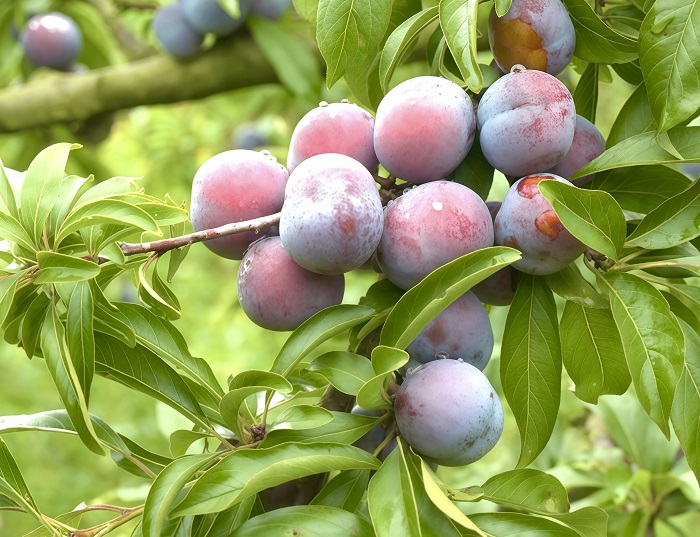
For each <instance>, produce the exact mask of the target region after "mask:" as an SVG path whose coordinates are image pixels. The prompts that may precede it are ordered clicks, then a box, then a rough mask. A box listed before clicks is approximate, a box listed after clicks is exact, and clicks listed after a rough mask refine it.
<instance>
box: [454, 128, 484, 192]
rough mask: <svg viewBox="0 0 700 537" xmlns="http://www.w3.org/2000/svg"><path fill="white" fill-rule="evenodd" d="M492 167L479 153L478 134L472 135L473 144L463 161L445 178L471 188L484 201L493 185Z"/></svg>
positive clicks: (481, 152) (480, 152) (482, 154)
mask: <svg viewBox="0 0 700 537" xmlns="http://www.w3.org/2000/svg"><path fill="white" fill-rule="evenodd" d="M493 172H494V169H493V166H491V164H489V161H488V160H486V157H485V156H484V153H483V151H481V142H479V134H478V133H477V134H475V135H474V143H473V144H472V147H471V149H470V150H469V153H467V156H466V157H464V160H463V161H462V162H460V163H459V165H458V166H457V168H456V169H455V171H453V172H452V173H451V174H450V175H448V176H447V179H448V180H450V181H454V182H455V183H459V184H460V185H464V186H466V187H469V188H471V189H472V190H473V191H474V192H476V193H477V194H478V195H479V196H480V197H481V199H483V200H485V199H486V198H487V197H488V195H489V192H490V191H491V185H492V184H493Z"/></svg>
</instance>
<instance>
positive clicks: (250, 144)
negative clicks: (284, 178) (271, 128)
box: [231, 123, 289, 171]
mask: <svg viewBox="0 0 700 537" xmlns="http://www.w3.org/2000/svg"><path fill="white" fill-rule="evenodd" d="M231 138H232V139H231V141H232V142H233V145H234V147H235V148H236V149H255V148H256V147H261V146H263V145H265V144H267V143H269V140H268V138H267V136H266V135H265V133H264V132H263V130H262V129H261V128H260V126H259V125H258V124H257V123H243V124H242V125H239V126H238V127H237V128H236V130H235V132H234V133H233V136H232V137H231ZM287 171H289V170H287Z"/></svg>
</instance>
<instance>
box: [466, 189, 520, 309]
mask: <svg viewBox="0 0 700 537" xmlns="http://www.w3.org/2000/svg"><path fill="white" fill-rule="evenodd" d="M486 206H487V207H488V208H489V212H490V213H491V218H492V219H493V221H494V222H495V221H496V215H497V214H498V211H499V210H500V209H501V202H500V201H487V202H486ZM520 276H521V274H520V273H519V272H518V271H517V270H515V269H514V268H513V267H511V266H510V265H508V266H507V267H503V268H502V269H501V270H499V271H498V272H496V273H495V274H492V275H491V276H489V277H488V278H486V279H485V280H482V281H480V282H479V283H477V284H476V285H475V286H474V287H472V292H473V293H474V294H475V295H476V296H477V297H478V298H479V300H481V301H482V302H483V303H484V304H491V305H492V306H508V305H509V304H510V303H511V302H513V297H514V296H515V291H516V289H517V288H518V282H519V281H520Z"/></svg>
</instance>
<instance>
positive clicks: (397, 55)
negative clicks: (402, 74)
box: [379, 6, 438, 92]
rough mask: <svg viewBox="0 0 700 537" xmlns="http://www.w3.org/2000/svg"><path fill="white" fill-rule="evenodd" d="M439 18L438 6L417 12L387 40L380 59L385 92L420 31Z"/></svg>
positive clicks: (380, 77)
mask: <svg viewBox="0 0 700 537" xmlns="http://www.w3.org/2000/svg"><path fill="white" fill-rule="evenodd" d="M437 18H438V7H437V6H433V7H429V8H428V9H425V10H423V11H421V12H419V13H416V14H415V15H413V16H412V17H410V18H409V19H407V20H405V21H404V22H403V23H401V24H400V25H399V26H398V27H397V28H396V29H395V30H394V31H393V32H392V34H391V35H390V36H389V39H387V40H386V43H385V44H384V48H383V49H382V54H381V59H380V61H379V82H380V84H381V86H382V90H384V91H385V92H386V91H387V88H388V87H389V82H390V81H391V77H392V75H393V74H394V70H395V69H396V68H397V67H398V66H399V65H401V64H402V63H403V62H404V60H405V59H406V57H407V56H408V54H410V52H411V50H413V47H414V46H415V44H416V41H417V40H418V37H419V35H420V33H421V32H422V31H423V30H425V28H426V27H427V26H429V25H430V24H431V23H433V22H434V21H435V20H437Z"/></svg>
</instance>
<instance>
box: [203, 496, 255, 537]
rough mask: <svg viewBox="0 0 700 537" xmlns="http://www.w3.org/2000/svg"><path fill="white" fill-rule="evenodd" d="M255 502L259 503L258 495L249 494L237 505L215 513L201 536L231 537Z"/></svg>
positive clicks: (248, 515) (247, 515) (249, 512)
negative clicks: (206, 530) (209, 525)
mask: <svg viewBox="0 0 700 537" xmlns="http://www.w3.org/2000/svg"><path fill="white" fill-rule="evenodd" d="M256 503H258V504H259V503H260V500H259V499H258V497H257V496H251V497H249V498H247V499H245V500H243V501H242V502H241V503H239V504H238V505H234V506H233V507H231V508H229V509H226V510H225V511H221V512H220V513H217V514H216V515H215V518H214V522H213V523H212V525H211V527H210V528H209V531H208V532H207V533H206V535H205V536H203V537H231V535H232V534H233V531H234V530H235V529H237V528H239V527H240V526H241V525H243V523H244V522H245V521H247V520H248V519H249V518H250V515H251V512H252V511H253V507H254V506H255V504H256ZM192 537H194V536H192Z"/></svg>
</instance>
